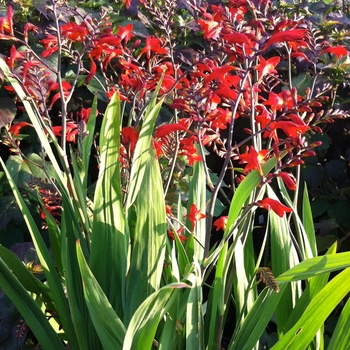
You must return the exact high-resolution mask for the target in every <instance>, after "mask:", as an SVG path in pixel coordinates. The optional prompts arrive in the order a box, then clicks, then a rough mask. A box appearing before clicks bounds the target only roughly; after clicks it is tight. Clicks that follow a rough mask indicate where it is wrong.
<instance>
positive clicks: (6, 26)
mask: <svg viewBox="0 0 350 350" xmlns="http://www.w3.org/2000/svg"><path fill="white" fill-rule="evenodd" d="M0 32H1V33H4V32H7V33H9V34H10V35H11V36H13V9H12V7H11V6H9V7H8V8H7V15H6V17H1V18H0Z"/></svg>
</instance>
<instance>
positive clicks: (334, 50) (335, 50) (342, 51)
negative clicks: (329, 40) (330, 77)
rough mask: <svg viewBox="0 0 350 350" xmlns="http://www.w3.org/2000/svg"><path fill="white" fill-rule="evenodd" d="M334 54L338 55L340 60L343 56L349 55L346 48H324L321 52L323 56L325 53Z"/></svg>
mask: <svg viewBox="0 0 350 350" xmlns="http://www.w3.org/2000/svg"><path fill="white" fill-rule="evenodd" d="M326 52H328V53H332V54H333V55H336V56H337V57H338V58H339V57H341V56H346V55H347V54H348V50H347V49H346V48H345V46H334V47H332V46H329V47H327V48H324V49H322V50H321V55H323V54H324V53H326Z"/></svg>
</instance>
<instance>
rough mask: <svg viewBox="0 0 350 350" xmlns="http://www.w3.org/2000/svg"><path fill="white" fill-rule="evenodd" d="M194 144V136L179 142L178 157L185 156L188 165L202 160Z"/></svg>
mask: <svg viewBox="0 0 350 350" xmlns="http://www.w3.org/2000/svg"><path fill="white" fill-rule="evenodd" d="M194 142H196V140H195V138H194V136H190V137H188V138H186V139H182V140H180V151H179V154H178V155H179V156H186V157H187V159H188V165H193V164H194V162H201V161H202V160H203V158H202V156H201V155H200V154H198V151H197V148H196V146H195V145H194Z"/></svg>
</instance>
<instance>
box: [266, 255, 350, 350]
mask: <svg viewBox="0 0 350 350" xmlns="http://www.w3.org/2000/svg"><path fill="white" fill-rule="evenodd" d="M332 256H333V255H330V256H328V257H329V258H331V257H332ZM310 260H312V259H310ZM348 261H349V260H348ZM349 278H350V269H349V268H348V269H345V270H344V271H342V272H341V273H339V274H338V275H337V276H336V277H334V278H333V279H332V280H331V281H330V282H329V283H328V284H327V285H326V286H325V287H324V288H323V289H322V290H321V291H320V292H319V293H318V294H317V295H316V296H315V297H314V298H313V299H312V301H311V302H310V304H309V306H308V307H307V308H306V310H305V312H304V313H303V315H302V316H301V317H300V319H299V320H298V322H296V324H295V325H294V326H293V327H292V328H291V329H290V330H289V331H288V332H287V333H286V334H285V335H284V336H283V337H282V338H281V339H280V340H279V341H278V343H277V344H276V345H275V346H274V347H273V348H272V349H271V350H284V349H296V348H298V349H306V347H307V346H308V345H309V343H310V342H311V341H312V339H313V337H314V336H315V334H316V333H317V331H318V330H319V329H320V327H321V326H322V325H323V323H324V322H325V320H326V318H327V317H328V316H329V314H330V313H331V312H332V311H333V310H334V308H335V307H336V306H337V305H338V304H339V303H340V302H341V300H342V299H343V298H344V297H345V296H346V294H347V293H349V291H350V284H349Z"/></svg>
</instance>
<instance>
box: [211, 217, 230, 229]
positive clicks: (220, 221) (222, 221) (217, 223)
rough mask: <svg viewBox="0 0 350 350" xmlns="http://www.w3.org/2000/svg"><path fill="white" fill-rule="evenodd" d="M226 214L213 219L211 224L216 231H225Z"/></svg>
mask: <svg viewBox="0 0 350 350" xmlns="http://www.w3.org/2000/svg"><path fill="white" fill-rule="evenodd" d="M227 220H228V216H221V217H220V218H219V219H217V220H215V221H214V223H213V225H214V226H215V227H216V231H219V230H220V229H222V230H223V231H225V229H226V224H227Z"/></svg>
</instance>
